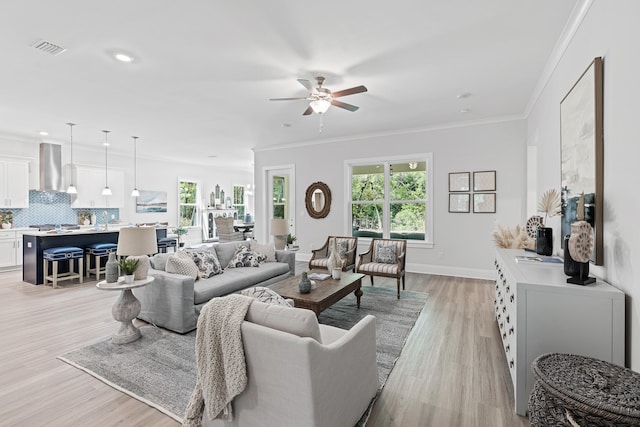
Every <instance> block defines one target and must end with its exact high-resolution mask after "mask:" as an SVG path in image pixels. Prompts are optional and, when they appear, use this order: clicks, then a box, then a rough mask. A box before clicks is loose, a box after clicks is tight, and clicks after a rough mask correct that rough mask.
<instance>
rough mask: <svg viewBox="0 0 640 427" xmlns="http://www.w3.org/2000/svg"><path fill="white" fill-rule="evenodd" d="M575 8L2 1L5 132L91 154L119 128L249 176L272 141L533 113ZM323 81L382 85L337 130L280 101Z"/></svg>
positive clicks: (160, 152)
mask: <svg viewBox="0 0 640 427" xmlns="http://www.w3.org/2000/svg"><path fill="white" fill-rule="evenodd" d="M575 5H576V0H482V1H480V0H475V1H472V0H421V1H409V0H396V1H388V2H371V1H366V0H350V1H344V0H342V1H339V0H324V1H321V2H314V3H311V2H306V1H300V0H291V1H286V0H271V1H264V0H253V1H249V0H234V1H221V0H188V1H177V0H135V1H132V0H111V1H87V0H56V1H50V0H2V2H1V3H0V52H2V57H3V60H2V62H1V66H0V133H2V134H5V135H16V136H21V137H27V138H40V137H39V135H38V132H39V131H41V130H45V131H48V132H49V136H48V137H46V140H48V141H58V142H61V143H68V135H69V130H68V127H67V126H66V125H65V123H66V122H69V121H72V122H75V123H77V124H78V125H77V126H76V127H75V128H74V143H76V144H81V145H91V146H96V147H97V148H98V147H99V145H100V143H101V142H102V141H103V134H102V133H101V132H100V131H101V130H102V129H109V130H111V131H112V133H111V134H110V142H111V143H112V144H111V147H112V148H111V149H112V150H116V151H121V152H123V153H127V152H131V144H132V142H131V138H130V137H131V136H132V135H136V136H139V137H140V139H139V142H138V150H139V153H140V155H141V156H145V151H146V155H149V154H148V153H149V151H153V153H154V155H156V156H160V157H164V158H169V159H176V158H181V159H183V160H185V161H188V162H194V163H198V164H206V165H212V166H218V167H233V168H243V169H245V168H246V169H248V168H250V167H251V163H252V159H253V153H252V151H251V149H252V148H256V147H257V148H264V147H267V146H281V145H285V144H291V143H296V142H307V141H322V140H336V139H341V138H349V137H352V136H355V135H362V134H366V135H369V134H376V133H381V132H392V131H395V130H401V129H416V128H426V127H432V126H439V125H444V124H451V123H457V122H466V121H478V120H486V119H491V118H495V117H504V116H513V115H522V114H523V113H524V112H525V108H526V105H527V102H528V101H529V100H530V98H531V95H532V92H533V90H534V88H535V86H536V83H537V81H538V79H539V77H540V75H541V73H542V70H543V68H544V66H545V64H546V62H547V60H548V59H549V55H550V54H551V52H552V49H553V47H554V45H555V43H556V41H557V40H558V37H559V35H560V33H561V32H562V29H563V27H564V26H565V24H566V22H567V19H568V18H569V16H570V14H571V11H572V9H573V8H574V6H575ZM40 39H45V40H47V41H50V42H52V43H55V44H58V45H60V46H63V47H65V48H66V49H67V51H66V52H64V53H63V54H61V55H59V56H51V55H49V54H46V53H43V52H40V51H38V50H36V49H35V48H33V47H31V46H32V45H33V44H34V43H35V42H37V41H38V40H40ZM115 50H125V51H128V52H130V53H132V54H133V55H134V56H135V57H136V60H135V61H134V62H133V63H130V64H124V63H121V62H118V61H116V60H115V59H114V58H113V57H112V56H111V55H110V52H112V51H115ZM316 75H322V76H324V77H326V81H325V87H327V88H329V89H331V90H334V91H336V90H340V89H345V88H349V87H352V86H357V85H361V84H362V85H365V86H366V87H367V88H368V89H369V91H368V92H367V93H362V94H356V95H351V96H348V97H344V98H341V100H342V101H344V102H348V103H351V104H355V105H357V106H359V107H360V110H358V111H356V112H353V113H352V112H349V111H346V110H342V109H339V108H335V107H331V108H330V109H329V111H328V112H327V113H326V114H324V117H323V121H324V127H323V131H322V133H321V134H320V133H319V125H320V116H318V115H315V114H314V115H311V116H302V112H303V111H304V110H305V109H306V107H307V105H308V102H307V101H289V102H285V101H283V102H270V101H269V98H277V97H297V96H305V94H306V91H305V90H304V88H303V87H302V86H301V85H300V84H299V83H298V82H296V79H297V78H305V79H309V80H313V78H314V77H315V76H316ZM465 92H466V93H470V94H471V96H470V97H468V98H463V99H458V98H457V97H456V95H458V94H460V93H465ZM461 109H469V110H470V111H469V112H468V113H461V112H460V110H461ZM283 124H287V125H290V126H289V127H285V126H283ZM210 155H216V156H217V157H215V158H209V157H207V156H210Z"/></svg>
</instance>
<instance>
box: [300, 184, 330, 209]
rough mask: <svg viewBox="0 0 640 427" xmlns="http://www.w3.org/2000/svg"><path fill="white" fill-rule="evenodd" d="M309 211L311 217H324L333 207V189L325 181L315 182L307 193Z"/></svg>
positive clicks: (306, 202)
mask: <svg viewBox="0 0 640 427" xmlns="http://www.w3.org/2000/svg"><path fill="white" fill-rule="evenodd" d="M305 204H306V206H307V213H308V214H309V216H310V217H311V218H324V217H326V216H327V215H329V210H330V209H331V190H329V187H328V186H327V184H325V183H324V182H320V181H318V182H314V183H313V184H311V185H310V186H309V188H307V194H306V195H305Z"/></svg>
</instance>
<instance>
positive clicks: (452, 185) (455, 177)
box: [449, 172, 471, 192]
mask: <svg viewBox="0 0 640 427" xmlns="http://www.w3.org/2000/svg"><path fill="white" fill-rule="evenodd" d="M470 187H471V174H470V173H469V172H450V173H449V192H458V191H460V192H464V191H469V189H470Z"/></svg>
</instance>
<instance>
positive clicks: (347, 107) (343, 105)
mask: <svg viewBox="0 0 640 427" xmlns="http://www.w3.org/2000/svg"><path fill="white" fill-rule="evenodd" d="M331 105H334V106H336V107H340V108H344V109H345V110H349V111H352V112H353V111H356V110H357V109H358V108H360V107H356V106H355V105H351V104H347V103H346V102H340V101H336V100H335V99H334V100H333V101H331Z"/></svg>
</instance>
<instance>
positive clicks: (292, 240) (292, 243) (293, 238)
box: [287, 233, 298, 249]
mask: <svg viewBox="0 0 640 427" xmlns="http://www.w3.org/2000/svg"><path fill="white" fill-rule="evenodd" d="M296 240H298V238H297V237H296V236H294V235H292V234H291V233H289V234H287V246H288V247H289V248H290V249H295V248H297V247H298V245H296V244H295V241H296Z"/></svg>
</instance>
